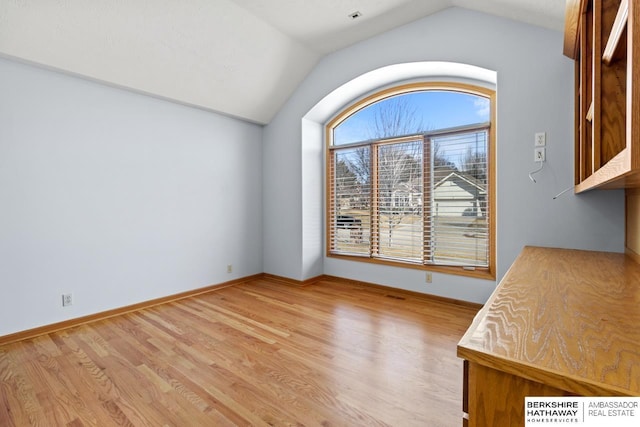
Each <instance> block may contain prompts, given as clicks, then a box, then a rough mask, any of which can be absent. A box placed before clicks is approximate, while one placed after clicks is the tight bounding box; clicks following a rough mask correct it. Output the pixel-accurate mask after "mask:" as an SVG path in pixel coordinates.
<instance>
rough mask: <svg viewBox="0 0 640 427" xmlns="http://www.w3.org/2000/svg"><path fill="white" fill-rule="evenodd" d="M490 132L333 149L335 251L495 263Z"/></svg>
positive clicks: (484, 128)
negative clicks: (491, 254)
mask: <svg viewBox="0 0 640 427" xmlns="http://www.w3.org/2000/svg"><path fill="white" fill-rule="evenodd" d="M488 129H489V128H488V124H483V125H477V126H467V127H465V128H464V129H453V130H448V131H447V130H444V131H438V132H432V133H424V134H420V135H417V136H410V137H402V138H394V139H381V140H373V141H366V142H362V143H356V144H351V145H349V146H347V147H344V146H342V147H330V151H329V153H330V159H329V174H330V178H329V186H330V191H329V206H330V209H329V216H330V218H329V246H330V248H329V251H330V252H331V253H333V254H343V255H355V256H365V257H370V258H374V259H385V260H393V261H400V262H407V263H414V264H432V265H444V266H463V267H487V266H488V265H489V251H490V244H489V226H490V224H489V212H488V209H489V203H488V194H489V193H488V185H489V181H488V163H487V162H488V158H489V156H488V154H489V153H488V150H489V145H488Z"/></svg>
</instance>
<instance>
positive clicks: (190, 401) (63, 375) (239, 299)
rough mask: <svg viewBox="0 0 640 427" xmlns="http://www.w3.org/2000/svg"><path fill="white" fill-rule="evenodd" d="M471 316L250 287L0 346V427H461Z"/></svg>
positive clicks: (386, 300)
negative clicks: (463, 355)
mask: <svg viewBox="0 0 640 427" xmlns="http://www.w3.org/2000/svg"><path fill="white" fill-rule="evenodd" d="M476 311H477V310H475V309H474V308H472V307H464V306H459V305H455V304H451V303H447V302H443V301H438V300H430V299H428V298H422V297H419V296H415V295H411V294H408V293H402V292H399V291H398V292H396V291H393V290H389V289H382V288H376V287H368V286H364V285H360V284H354V283H348V282H341V281H322V282H318V283H316V284H313V285H308V286H305V287H295V286H291V285H287V284H282V283H280V282H277V281H273V280H266V279H264V280H263V279H260V280H253V281H250V282H248V283H244V284H240V285H236V286H233V287H228V288H224V289H220V290H217V291H214V292H211V293H208V294H204V295H200V296H197V297H193V298H188V299H184V300H180V301H177V302H172V303H168V304H164V305H160V306H156V307H153V308H149V309H145V310H141V311H138V312H135V313H130V314H124V315H121V316H118V317H115V318H112V319H108V320H103V321H98V322H94V323H90V324H87V325H84V326H78V327H74V328H71V329H67V330H64V331H61V332H56V333H51V334H48V335H43V336H40V337H37V338H34V339H29V340H25V341H21V342H17V343H13V344H7V345H5V346H2V347H0V426H31V425H33V426H72V427H79V426H112V425H114V426H117V425H133V426H154V427H155V426H165V425H166V426H235V425H239V426H247V425H254V426H269V425H271V426H302V425H305V426H387V425H390V426H402V427H407V426H420V427H425V426H459V425H461V422H462V418H461V417H462V409H461V399H462V397H461V395H462V362H461V360H460V359H458V358H457V357H456V344H457V342H458V340H459V339H460V337H461V336H462V335H463V333H464V331H465V330H466V328H467V327H468V326H469V324H470V323H471V320H472V318H473V316H474V315H475V313H476Z"/></svg>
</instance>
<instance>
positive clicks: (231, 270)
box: [227, 264, 233, 273]
mask: <svg viewBox="0 0 640 427" xmlns="http://www.w3.org/2000/svg"><path fill="white" fill-rule="evenodd" d="M227 273H233V264H227Z"/></svg>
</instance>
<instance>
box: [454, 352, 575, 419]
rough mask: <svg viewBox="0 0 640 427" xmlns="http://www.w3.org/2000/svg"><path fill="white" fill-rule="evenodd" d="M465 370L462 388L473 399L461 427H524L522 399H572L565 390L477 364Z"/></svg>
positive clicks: (470, 365) (472, 364) (471, 364)
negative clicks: (465, 378) (540, 397)
mask: <svg viewBox="0 0 640 427" xmlns="http://www.w3.org/2000/svg"><path fill="white" fill-rule="evenodd" d="M468 369H469V377H468V383H467V386H466V387H465V388H466V390H467V391H468V393H469V394H470V395H471V396H472V397H471V398H470V399H468V401H469V403H468V404H467V405H468V406H467V408H466V411H465V415H464V418H463V419H464V421H463V425H468V426H475V427H492V426H509V427H517V426H524V425H525V410H524V398H525V397H527V396H567V395H571V393H568V392H566V391H564V390H560V389H557V388H555V387H550V386H547V385H545V384H541V383H539V382H536V381H531V380H528V379H526V378H523V377H520V376H518V375H513V374H507V373H505V372H502V371H499V370H496V369H492V368H487V367H486V366H482V365H480V364H477V363H469V368H468ZM464 409H465V408H464V407H463V410H464Z"/></svg>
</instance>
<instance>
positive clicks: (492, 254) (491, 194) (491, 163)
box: [325, 81, 497, 280]
mask: <svg viewBox="0 0 640 427" xmlns="http://www.w3.org/2000/svg"><path fill="white" fill-rule="evenodd" d="M422 91H453V92H460V93H465V94H470V95H476V96H481V97H484V98H487V99H488V100H489V102H490V120H489V123H488V127H487V131H488V141H487V150H488V152H487V163H488V164H487V175H488V176H487V187H488V190H487V199H488V200H487V208H488V214H487V219H488V258H489V259H488V264H487V266H486V267H477V266H474V267H471V266H449V265H437V264H429V263H426V264H425V263H413V262H404V261H397V260H391V259H381V258H376V257H372V256H368V257H365V256H354V255H347V254H339V253H335V252H334V251H333V250H332V238H333V237H334V236H333V234H332V233H333V231H335V227H332V221H334V222H335V218H333V215H332V209H333V206H332V188H333V182H332V181H333V177H332V171H331V161H330V159H331V151H332V147H333V131H334V129H335V128H336V127H338V126H339V125H340V124H341V123H343V122H344V121H345V120H347V119H348V118H349V117H351V116H352V115H354V114H355V113H357V112H359V111H361V110H363V109H365V108H367V107H368V106H370V105H372V104H374V103H376V102H379V101H382V100H384V99H387V98H391V97H394V96H398V95H405V94H410V93H412V92H422ZM325 137H326V144H325V145H326V157H325V158H326V159H327V161H326V171H325V177H326V187H325V188H326V205H325V206H326V228H325V229H326V255H327V257H331V258H338V259H345V260H351V261H358V262H368V263H373V264H382V265H390V266H398V267H406V268H416V269H422V270H427V271H433V272H441V273H447V274H455V275H461V276H468V277H475V278H482V279H488V280H495V277H496V216H497V215H496V191H495V190H496V91H495V88H488V87H485V86H480V85H476V84H469V83H460V82H448V81H438V82H418V83H409V84H402V85H398V86H394V87H391V88H387V89H384V90H381V91H378V92H376V93H374V94H372V95H369V96H367V97H365V98H363V99H361V100H358V101H356V102H354V103H352V104H350V105H348V106H347V107H345V108H343V109H342V110H341V111H340V112H338V113H337V114H336V115H335V116H334V118H333V119H331V120H330V121H329V122H328V123H327V124H326V126H325ZM333 225H335V224H333Z"/></svg>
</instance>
